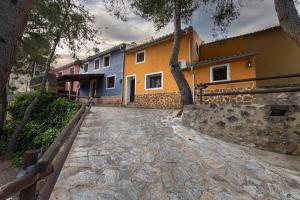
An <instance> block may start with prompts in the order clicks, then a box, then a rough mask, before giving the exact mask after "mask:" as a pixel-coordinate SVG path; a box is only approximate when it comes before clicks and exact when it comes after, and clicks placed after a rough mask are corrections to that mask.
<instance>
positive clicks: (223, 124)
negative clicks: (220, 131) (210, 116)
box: [216, 121, 226, 128]
mask: <svg viewBox="0 0 300 200" xmlns="http://www.w3.org/2000/svg"><path fill="white" fill-rule="evenodd" d="M216 124H217V125H218V126H220V127H221V128H225V126H226V124H225V122H222V121H219V122H217V123H216Z"/></svg>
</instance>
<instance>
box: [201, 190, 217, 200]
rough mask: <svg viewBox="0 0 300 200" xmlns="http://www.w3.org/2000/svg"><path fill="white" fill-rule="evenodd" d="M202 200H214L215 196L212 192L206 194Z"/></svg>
mask: <svg viewBox="0 0 300 200" xmlns="http://www.w3.org/2000/svg"><path fill="white" fill-rule="evenodd" d="M200 200H214V195H213V194H212V193H210V192H204V193H203V194H202V196H201V198H200Z"/></svg>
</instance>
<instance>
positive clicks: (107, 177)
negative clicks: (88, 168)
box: [101, 169, 119, 185]
mask: <svg viewBox="0 0 300 200" xmlns="http://www.w3.org/2000/svg"><path fill="white" fill-rule="evenodd" d="M102 175H103V177H102V180H101V181H102V183H103V184H104V185H107V184H114V183H115V182H117V181H118V179H119V172H118V171H116V170H113V169H105V170H103V173H102Z"/></svg>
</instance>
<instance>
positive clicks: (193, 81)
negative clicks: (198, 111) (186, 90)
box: [192, 70, 195, 103]
mask: <svg viewBox="0 0 300 200" xmlns="http://www.w3.org/2000/svg"><path fill="white" fill-rule="evenodd" d="M192 87H193V89H192V90H193V91H192V92H193V103H195V72H194V71H193V70H192Z"/></svg>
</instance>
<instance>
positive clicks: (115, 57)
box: [79, 49, 124, 97]
mask: <svg viewBox="0 0 300 200" xmlns="http://www.w3.org/2000/svg"><path fill="white" fill-rule="evenodd" d="M106 55H110V66H109V67H107V68H103V56H106ZM103 56H100V57H97V58H95V59H93V60H89V69H88V73H84V71H83V68H82V66H83V64H82V65H80V70H79V74H104V77H102V78H99V79H97V82H98V85H97V95H96V96H97V97H101V96H122V90H123V66H124V53H123V50H120V49H118V50H115V51H113V52H110V53H107V54H105V55H103ZM99 58H100V68H99V69H98V70H94V65H95V60H96V59H99ZM85 63H86V62H85ZM111 75H115V80H116V82H115V88H114V89H106V77H107V76H111ZM89 93H90V81H81V82H80V91H79V95H80V96H89Z"/></svg>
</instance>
